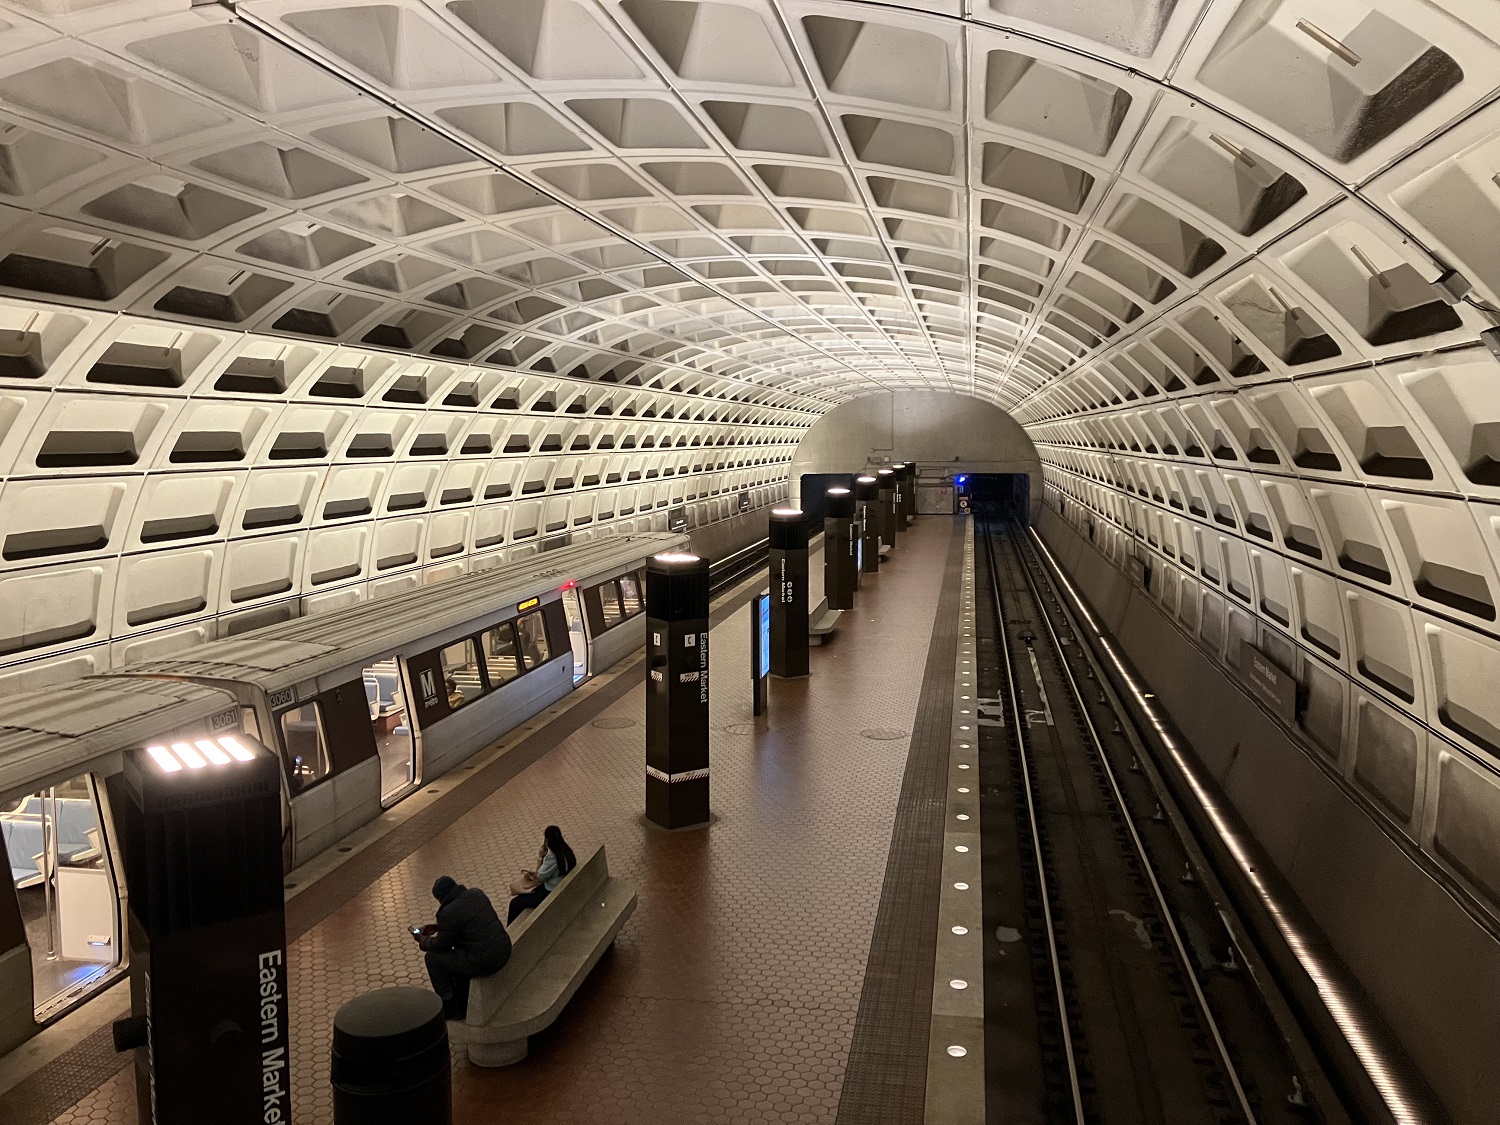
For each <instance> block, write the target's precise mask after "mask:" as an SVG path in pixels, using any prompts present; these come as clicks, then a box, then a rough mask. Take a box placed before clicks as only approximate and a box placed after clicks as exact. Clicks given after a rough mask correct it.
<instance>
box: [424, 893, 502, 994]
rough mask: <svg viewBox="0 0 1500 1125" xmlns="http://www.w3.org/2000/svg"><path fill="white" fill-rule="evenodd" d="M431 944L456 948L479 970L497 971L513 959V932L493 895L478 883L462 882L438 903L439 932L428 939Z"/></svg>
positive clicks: (431, 947)
mask: <svg viewBox="0 0 1500 1125" xmlns="http://www.w3.org/2000/svg"><path fill="white" fill-rule="evenodd" d="M427 948H428V949H434V950H438V951H439V952H443V951H447V950H450V949H451V950H456V951H458V952H459V953H462V954H464V955H465V956H466V957H467V958H468V959H469V961H470V962H471V964H472V965H473V966H474V968H475V970H476V972H477V973H494V972H498V971H499V970H500V969H501V968H503V967H504V966H505V963H506V962H507V961H509V960H510V935H509V934H507V933H506V932H505V926H504V924H503V923H502V922H501V921H500V916H499V915H498V914H496V913H495V908H494V907H493V906H491V905H490V900H489V896H488V895H486V894H485V893H484V892H483V891H481V890H480V889H479V888H478V887H465V886H463V885H462V884H459V885H458V886H456V887H454V888H453V889H452V890H451V891H449V892H448V894H447V896H446V897H445V898H444V899H443V901H442V903H441V904H440V905H439V906H438V912H437V933H436V934H434V935H433V936H432V937H431V938H429V939H428V942H427Z"/></svg>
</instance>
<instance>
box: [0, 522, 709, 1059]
mask: <svg viewBox="0 0 1500 1125" xmlns="http://www.w3.org/2000/svg"><path fill="white" fill-rule="evenodd" d="M687 543H688V540H687V537H686V536H684V535H676V534H650V535H629V536H616V537H609V538H603V539H596V540H592V541H590V542H587V543H584V544H579V545H577V546H571V547H564V548H559V549H556V550H552V551H548V552H545V553H542V554H537V555H531V556H529V557H526V558H524V559H520V560H516V561H514V562H508V563H505V564H503V565H500V566H497V567H494V568H492V569H489V570H486V571H482V572H480V573H476V574H470V575H466V576H464V577H461V578H456V579H452V580H449V581H446V582H442V583H438V584H434V585H431V586H426V587H421V588H418V589H415V590H409V591H405V592H403V593H400V594H396V595H392V596H390V597H387V598H381V599H379V600H377V601H373V602H367V603H361V604H359V605H354V606H349V607H346V608H343V609H340V610H336V611H333V612H330V613H327V614H321V615H317V616H313V617H307V618H297V619H294V620H291V621H286V622H281V623H278V624H275V625H270V626H267V627H266V628H263V629H259V630H256V631H254V632H251V633H245V634H242V635H240V636H237V637H231V638H226V639H224V640H220V641H214V642H210V643H208V644H204V645H201V646H198V647H196V648H193V649H191V650H188V651H186V652H184V653H183V654H182V655H181V656H180V657H177V658H175V659H169V660H161V661H156V662H153V663H150V664H143V665H137V666H134V667H132V668H130V669H128V670H126V671H122V672H118V673H112V674H110V675H105V676H93V677H88V678H86V679H82V680H77V681H74V682H72V683H69V684H65V685H63V686H61V687H53V688H48V689H45V690H42V691H37V692H30V693H25V694H21V695H14V696H10V697H8V698H6V699H4V700H0V845H3V846H0V853H3V854H4V855H5V857H6V858H7V860H8V862H9V863H10V869H11V877H12V882H13V885H14V888H15V894H14V895H13V896H12V895H4V894H0V1053H3V1052H4V1051H6V1050H9V1049H11V1048H12V1047H14V1046H15V1045H16V1044H17V1043H20V1042H22V1041H24V1040H25V1039H26V1038H27V1037H29V1036H30V1035H32V1034H35V1032H36V1031H37V1030H39V1029H40V1027H41V1026H43V1025H44V1024H45V1023H47V1022H48V1021H50V1020H52V1019H54V1018H56V1017H58V1016H60V1015H62V1014H64V1013H65V1012H66V1011H68V1010H71V1009H72V1008H73V1007H76V1006H77V1005H78V1004H80V1003H82V1002H84V1001H85V1000H86V999H87V998H88V997H89V996H91V995H93V994H94V993H96V992H97V991H98V990H99V989H101V988H103V987H105V986H106V985H107V984H109V983H110V982H111V981H113V980H114V979H115V977H116V976H117V975H118V974H119V973H120V972H121V971H122V970H123V968H124V966H125V964H126V961H127V959H128V950H126V949H124V948H123V946H124V944H125V943H126V937H125V935H126V927H125V925H124V917H123V915H124V905H123V904H124V890H125V887H124V869H123V866H122V865H121V862H120V856H119V849H118V844H117V842H116V839H115V834H114V829H113V823H114V821H113V817H112V815H111V811H110V807H111V802H110V790H111V788H112V782H111V779H112V778H115V777H117V776H118V775H119V774H120V771H121V769H122V763H123V757H124V754H125V753H126V752H127V751H129V750H132V749H135V748H138V747H143V746H147V745H152V744H155V743H160V742H177V741H190V742H191V741H196V740H198V739H204V738H216V737H230V736H233V737H241V738H246V739H253V740H256V741H259V742H260V743H262V744H264V745H265V746H266V747H267V748H269V749H270V750H271V751H272V752H273V753H275V754H276V755H277V756H278V757H279V758H280V760H281V762H282V764H283V770H282V791H283V816H282V823H283V862H284V864H285V865H286V867H287V868H288V869H291V868H292V867H294V866H297V865H299V864H301V863H304V862H306V861H307V860H309V859H311V858H312V857H313V856H315V855H317V854H318V853H319V852H321V851H323V850H324V849H326V848H328V847H331V846H332V845H334V844H335V843H337V842H338V841H339V840H340V839H342V838H343V837H345V836H347V835H348V834H349V833H351V832H353V831H354V830H355V829H357V828H358V827H359V826H361V825H363V824H365V823H367V822H368V821H370V820H371V819H373V818H374V817H376V816H378V815H379V814H380V812H381V810H382V809H383V808H389V807H390V806H391V805H393V804H395V803H396V802H397V801H399V800H400V799H401V798H402V797H404V796H406V795H407V794H409V793H411V792H412V791H413V790H415V789H416V788H418V787H419V786H420V785H422V784H423V783H425V782H428V781H431V780H433V779H434V778H436V777H438V776H440V775H441V774H443V773H445V772H447V771H448V770H451V769H452V768H454V767H455V766H457V765H458V764H460V763H461V762H463V761H464V759H465V758H467V757H469V756H470V755H472V754H474V753H475V752H476V751H478V750H480V749H482V748H484V747H485V746H488V745H490V744H491V743H493V742H494V741H496V740H497V739H499V738H500V737H502V736H503V735H504V734H505V733H506V732H508V731H510V730H512V729H514V728H515V727H517V726H519V725H520V724H521V723H523V722H525V721H526V720H527V719H528V718H530V717H531V716H532V715H535V714H536V713H537V712H539V711H541V710H543V709H544V708H546V707H547V706H549V705H550V704H552V703H554V702H556V701H557V700H558V699H561V698H562V697H564V696H565V695H567V694H568V692H570V691H572V690H573V688H574V687H575V686H576V685H577V684H579V683H581V682H582V681H584V680H585V679H587V678H588V677H589V676H591V675H593V674H595V673H597V672H601V671H604V670H606V669H608V668H609V667H610V666H612V665H613V664H615V663H617V662H618V661H619V660H620V659H622V658H623V657H625V656H628V655H629V654H630V653H632V652H634V651H635V650H636V649H638V648H640V647H641V646H642V644H643V643H644V641H645V583H644V573H643V571H644V567H645V565H646V561H647V560H648V559H649V558H650V557H651V556H652V555H656V554H660V553H662V552H665V551H671V550H681V549H685V548H686V546H687Z"/></svg>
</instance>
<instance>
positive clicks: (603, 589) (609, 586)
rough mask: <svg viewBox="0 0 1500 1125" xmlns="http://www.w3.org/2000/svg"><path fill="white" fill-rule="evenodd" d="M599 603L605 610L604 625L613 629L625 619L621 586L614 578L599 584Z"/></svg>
mask: <svg viewBox="0 0 1500 1125" xmlns="http://www.w3.org/2000/svg"><path fill="white" fill-rule="evenodd" d="M599 603H600V607H601V608H602V609H603V611H604V627H605V628H606V629H613V628H614V627H615V626H616V625H618V624H619V623H620V622H621V621H624V620H625V617H626V613H625V610H624V609H623V608H622V607H621V605H620V586H619V583H617V582H615V581H614V579H610V580H609V581H608V582H604V583H602V584H601V585H600V586H599Z"/></svg>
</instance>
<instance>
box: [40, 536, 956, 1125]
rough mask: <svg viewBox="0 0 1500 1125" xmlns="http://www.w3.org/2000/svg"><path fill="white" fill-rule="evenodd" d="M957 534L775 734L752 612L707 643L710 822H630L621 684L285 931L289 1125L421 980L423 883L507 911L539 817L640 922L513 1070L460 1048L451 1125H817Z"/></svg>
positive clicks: (914, 551) (75, 1123) (819, 670)
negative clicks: (601, 848) (447, 821)
mask: <svg viewBox="0 0 1500 1125" xmlns="http://www.w3.org/2000/svg"><path fill="white" fill-rule="evenodd" d="M956 526H957V525H956V523H955V521H950V520H947V519H938V518H930V519H921V520H918V521H916V523H915V524H914V525H913V528H912V530H911V531H910V532H909V533H908V534H906V535H904V536H903V537H902V541H901V545H900V548H899V550H898V552H897V554H896V556H895V557H894V558H893V559H892V561H891V563H890V564H889V565H888V566H886V567H884V568H882V570H881V572H880V574H879V575H878V576H873V580H872V581H870V582H868V583H867V584H866V586H865V587H864V589H863V590H862V591H861V593H860V596H859V606H858V609H857V610H855V611H854V612H852V613H848V614H845V615H844V618H843V620H842V621H841V622H840V626H839V633H838V636H837V637H836V639H835V640H834V642H833V643H832V644H831V645H829V646H827V647H825V648H821V649H815V650H814V652H813V676H812V677H811V678H810V679H808V680H804V681H787V682H778V681H773V682H772V689H771V713H770V716H769V721H766V720H762V721H760V722H758V723H757V722H754V721H752V718H751V715H750V692H749V637H748V629H749V615H748V614H747V613H746V612H745V611H743V610H741V611H739V612H737V613H735V614H734V615H733V616H732V617H730V618H729V619H728V620H726V621H724V622H723V623H722V624H720V625H719V626H718V627H717V628H715V629H714V631H713V634H712V642H711V643H712V661H713V664H712V667H713V673H714V678H713V682H712V692H713V694H712V720H711V721H712V723H713V726H714V742H713V780H712V785H713V789H712V794H713V796H712V801H713V808H714V811H715V815H716V818H717V819H716V820H715V822H714V823H713V824H712V826H711V827H709V828H707V829H702V830H697V831H691V832H683V833H673V834H669V833H664V832H661V831H659V830H656V829H654V828H651V827H648V826H646V825H644V824H643V823H642V822H641V819H640V817H641V810H642V804H643V791H644V781H643V776H642V775H643V760H644V759H643V750H642V738H643V734H644V730H643V726H642V723H643V721H644V692H643V691H642V689H641V688H639V687H635V688H632V689H631V690H630V691H629V692H628V693H627V694H625V696H624V697H623V698H622V699H620V700H619V701H618V702H616V703H614V704H612V705H611V706H610V707H609V708H608V709H607V710H606V711H605V712H604V713H603V714H602V715H601V716H600V718H601V719H604V720H616V719H629V720H631V725H629V726H624V727H617V726H615V724H614V723H612V722H606V723H605V725H603V726H595V725H585V726H584V727H583V728H582V729H581V730H580V731H579V732H578V733H576V734H574V735H572V736H570V737H569V738H567V739H566V740H565V741H563V742H562V743H561V744H560V745H558V746H557V747H556V748H555V749H553V750H551V751H550V752H548V753H547V754H546V755H545V756H544V757H542V758H541V759H540V760H539V761H537V762H535V763H534V764H533V765H531V766H530V767H528V768H527V769H526V770H525V771H524V772H522V773H520V774H519V775H518V776H516V777H515V778H514V779H513V780H511V781H509V782H508V783H506V784H505V785H504V786H503V787H502V788H500V789H499V790H498V791H497V792H495V793H494V794H492V795H491V796H489V797H488V798H487V799H485V800H484V801H483V802H482V803H481V804H479V805H478V806H477V807H475V808H474V809H473V810H472V811H469V812H466V813H464V814H463V815H462V816H460V817H459V818H458V819H456V820H455V821H454V822H453V823H452V824H451V825H449V826H448V827H446V828H445V829H444V830H442V831H440V832H439V833H437V834H436V835H434V836H433V837H432V838H431V840H430V841H428V842H427V843H425V844H424V845H422V846H421V847H420V848H419V849H418V850H416V851H415V852H414V853H412V854H411V855H410V856H408V857H407V858H406V859H404V860H402V861H401V862H399V863H397V864H396V865H395V866H394V867H392V868H390V869H389V870H388V871H387V872H386V873H385V874H383V875H382V876H380V877H379V878H377V879H376V880H375V881H374V882H373V883H372V884H371V885H370V886H369V887H367V888H366V889H364V890H363V891H362V892H360V893H359V894H357V895H355V897H354V898H352V899H351V900H349V901H348V902H345V903H344V904H343V905H342V906H340V907H338V909H336V910H334V911H333V912H332V913H331V914H330V915H329V916H328V917H327V918H326V919H325V920H323V921H322V922H320V923H318V924H317V925H315V926H313V927H312V928H311V929H310V930H308V931H307V932H306V933H305V934H303V935H302V936H301V937H299V938H297V939H296V940H295V941H294V942H293V943H292V945H291V948H290V983H291V989H292V997H293V1002H294V1009H293V1017H292V1035H293V1043H294V1052H293V1065H294V1068H295V1069H294V1075H293V1077H294V1082H295V1102H294V1110H295V1120H296V1121H297V1122H298V1123H299V1125H325V1123H327V1122H330V1121H331V1120H332V1098H331V1094H330V1091H329V1087H328V1044H329V1036H330V1026H331V1023H332V1019H333V1014H334V1012H335V1011H337V1009H338V1008H339V1006H340V1005H341V1004H342V1003H343V1002H344V1001H346V1000H348V999H349V998H351V997H353V996H355V995H357V994H359V993H361V992H364V991H366V990H368V989H371V988H377V987H381V986H385V985H391V984H411V985H425V983H426V980H425V976H424V974H423V970H422V964H421V958H420V955H419V954H418V953H417V951H416V949H415V947H414V946H413V944H412V942H411V939H410V938H409V937H408V936H407V934H406V926H407V925H408V924H410V923H413V922H421V921H425V920H427V919H428V918H429V917H430V916H431V913H432V908H433V902H432V899H431V897H430V895H429V893H428V888H429V887H430V886H431V885H432V881H433V880H434V879H435V878H436V877H437V876H438V875H441V874H444V873H451V874H453V875H454V876H456V877H458V878H459V879H460V880H462V881H464V882H467V883H471V884H474V885H477V886H480V887H484V888H486V889H487V890H490V891H492V892H493V893H494V894H495V895H496V897H497V898H502V899H503V895H504V888H505V887H506V886H507V885H508V884H509V883H510V881H511V880H512V878H514V876H515V873H516V871H517V870H518V869H520V868H521V867H523V866H526V865H529V862H530V860H531V858H532V857H533V856H534V854H535V850H536V847H537V844H538V842H539V839H540V836H541V830H542V828H543V826H544V825H546V824H548V823H553V822H555V823H557V824H559V825H561V826H562V827H563V829H564V831H565V832H566V833H567V835H568V837H569V839H570V840H571V841H572V843H573V845H574V847H575V848H576V849H577V850H578V851H579V852H580V853H582V852H584V851H585V850H587V849H592V848H593V847H594V846H595V845H597V844H600V843H603V844H605V845H607V846H608V849H609V860H610V867H611V870H612V871H613V872H614V873H615V874H618V875H621V876H623V877H624V878H626V879H627V880H629V881H631V882H632V883H634V884H635V885H636V887H637V888H639V892H640V905H639V908H638V910H637V912H636V914H635V916H634V918H633V919H632V920H631V921H630V922H629V923H628V924H627V926H626V928H625V930H624V931H623V933H622V934H621V935H620V938H619V940H618V941H617V942H616V944H615V948H614V950H613V951H612V952H611V953H609V954H607V955H606V956H605V959H604V960H603V961H602V962H601V963H600V965H599V967H598V969H597V970H596V971H595V972H594V973H593V975H592V976H591V978H590V979H589V980H588V982H586V983H585V985H584V986H583V988H582V989H581V990H580V991H579V993H578V995H577V996H576V997H575V999H574V1000H573V1002H572V1004H570V1005H569V1007H568V1008H567V1010H566V1011H565V1012H564V1014H563V1015H562V1017H561V1018H560V1019H559V1020H558V1021H557V1023H556V1024H554V1025H553V1027H552V1028H551V1029H549V1030H548V1031H547V1032H545V1033H543V1034H542V1035H539V1036H536V1037H534V1038H533V1039H532V1043H531V1054H530V1057H529V1058H528V1059H527V1060H526V1061H525V1062H523V1063H522V1064H520V1065H518V1066H514V1067H510V1068H507V1069H504V1070H497V1071H486V1070H481V1069H477V1068H474V1067H470V1066H469V1065H468V1063H467V1062H466V1061H464V1060H463V1059H462V1053H461V1051H460V1052H459V1055H460V1061H458V1062H457V1063H456V1064H455V1074H454V1093H455V1119H456V1121H458V1122H460V1123H461V1125H469V1123H475V1125H477V1123H479V1122H491V1121H519V1122H533V1121H535V1122H542V1121H546V1122H580V1123H583V1122H587V1123H589V1125H611V1123H615V1122H621V1123H624V1122H630V1123H636V1122H648V1123H650V1125H677V1123H687V1122H741V1121H744V1122H749V1121H757V1122H793V1121H807V1122H832V1121H833V1119H834V1117H835V1115H836V1112H837V1108H838V1101H839V1091H840V1085H841V1081H842V1078H843V1074H844V1067H845V1062H846V1059H847V1057H848V1052H849V1044H850V1037H851V1034H852V1032H853V1028H854V1022H855V1015H856V1012H857V1009H858V1006H859V1001H860V992H861V987H862V984H863V980H864V972H865V962H866V957H867V955H868V953H869V950H870V939H871V933H872V927H873V925H874V920H875V914H876V908H877V906H878V904H879V900H880V894H881V884H882V879H883V877H884V875H885V867H886V855H887V851H888V849H889V847H890V842H891V830H892V824H893V819H894V814H895V809H896V803H897V797H898V795H899V792H900V787H901V780H902V775H903V770H904V767H905V764H906V757H907V749H908V738H907V734H908V733H909V732H910V731H911V729H912V725H913V721H914V717H915V714H916V710H917V700H918V695H919V692H920V690H921V686H922V678H923V670H924V666H925V664H926V661H927V652H928V646H929V641H930V639H931V636H932V632H933V620H934V613H935V611H936V608H937V604H938V599H939V594H940V586H941V582H942V578H943V570H944V563H945V560H946V559H947V556H948V550H949V542H950V535H952V534H954V533H955V529H956ZM867 577H870V576H867ZM597 721H598V720H596V722H597ZM865 731H871V732H876V733H880V734H888V733H889V732H897V731H899V732H903V733H902V736H901V737H899V738H888V737H887V738H869V737H865V736H864V735H863V734H862V732H865ZM305 894H306V895H313V896H315V895H317V894H318V888H317V887H316V886H314V887H312V888H310V889H309V890H308V891H306V892H305ZM132 1081H133V1079H132V1077H131V1074H130V1072H129V1071H128V1070H127V1071H122V1072H121V1073H120V1074H118V1075H117V1076H116V1077H115V1078H113V1079H112V1080H110V1081H109V1082H108V1083H106V1084H105V1085H104V1086H102V1087H100V1089H99V1090H97V1091H95V1092H94V1093H93V1094H91V1095H89V1096H88V1097H86V1098H84V1100H83V1101H81V1102H80V1103H79V1104H78V1105H76V1106H75V1107H73V1108H72V1109H71V1110H69V1111H68V1112H66V1113H64V1114H63V1115H62V1116H60V1117H57V1118H56V1119H55V1120H57V1121H58V1122H64V1123H66V1125H83V1123H91V1125H92V1123H97V1125H117V1123H118V1125H127V1123H133V1122H134V1120H135V1111H134V1105H133V1097H132V1086H131V1083H132ZM205 1120H211V1118H206V1119H205Z"/></svg>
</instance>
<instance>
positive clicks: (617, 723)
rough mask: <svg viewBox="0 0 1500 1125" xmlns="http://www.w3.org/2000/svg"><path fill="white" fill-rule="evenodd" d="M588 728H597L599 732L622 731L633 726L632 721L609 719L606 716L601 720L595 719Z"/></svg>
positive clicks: (633, 721)
mask: <svg viewBox="0 0 1500 1125" xmlns="http://www.w3.org/2000/svg"><path fill="white" fill-rule="evenodd" d="M589 726H593V727H598V728H599V729H600V730H624V729H625V728H626V727H633V726H635V720H634V719H625V718H611V717H609V716H608V715H606V716H605V717H604V718H602V719H595V720H594V721H593V722H592V723H590V724H589Z"/></svg>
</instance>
